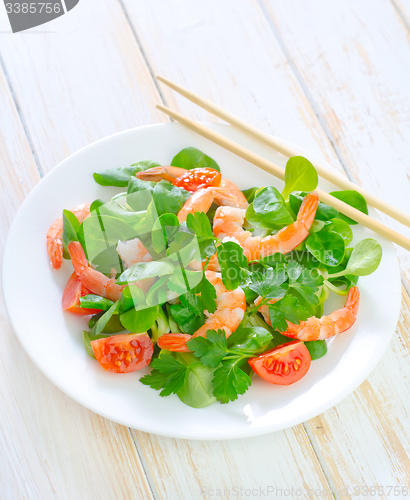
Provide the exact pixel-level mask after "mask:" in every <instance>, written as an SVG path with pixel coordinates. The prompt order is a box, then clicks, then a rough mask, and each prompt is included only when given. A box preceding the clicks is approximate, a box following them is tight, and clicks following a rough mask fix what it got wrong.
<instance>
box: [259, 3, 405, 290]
mask: <svg viewBox="0 0 410 500" xmlns="http://www.w3.org/2000/svg"><path fill="white" fill-rule="evenodd" d="M265 5H266V6H267V10H268V12H269V15H270V16H271V20H272V26H273V27H274V30H276V31H277V33H278V34H279V36H280V38H281V39H282V41H283V44H284V45H285V46H286V48H287V50H288V55H289V58H290V59H291V60H292V62H293V64H294V65H295V68H296V69H297V72H298V74H299V77H300V79H301V80H302V81H303V82H304V84H305V85H306V86H307V87H308V88H309V89H310V91H311V96H312V101H313V103H314V106H315V109H316V110H317V113H318V115H319V116H320V117H321V119H322V120H323V121H324V122H325V123H326V125H327V127H328V128H329V131H330V133H331V136H332V138H333V141H334V142H335V144H336V145H337V147H338V150H339V156H340V158H341V159H342V161H343V163H344V164H345V165H346V168H347V170H348V171H349V172H350V174H351V176H352V177H353V178H354V179H355V180H356V181H357V182H358V183H359V184H360V185H361V186H363V187H364V188H366V189H368V190H369V191H372V192H373V193H375V194H376V195H378V196H379V197H381V198H383V199H385V200H386V201H387V202H390V203H392V204H394V205H395V206H397V207H398V208H400V209H402V210H404V211H405V212H407V213H409V203H408V200H409V197H410V182H409V180H410V165H409V161H408V159H409V156H410V142H409V140H408V138H409V136H410V32H409V31H408V30H407V28H406V27H405V26H404V24H403V22H402V21H401V19H400V18H399V16H398V15H397V11H396V10H395V9H394V7H393V6H392V4H391V3H390V2H389V1H388V0H376V1H370V0H363V1H361V2H356V1H354V0H348V1H346V2H343V4H342V3H339V4H330V3H326V2H323V1H322V0H314V1H313V2H309V4H305V3H302V2H300V3H297V4H296V3H295V2H281V1H277V0H266V2H265ZM381 217H382V221H383V222H385V223H387V224H389V226H390V227H391V228H393V229H395V230H397V231H399V232H401V233H402V234H404V235H405V236H407V237H409V236H410V229H409V228H406V227H405V226H402V225H401V224H399V223H397V222H395V221H393V220H392V219H389V218H388V217H386V216H384V215H382V216H381ZM397 252H398V255H399V258H400V263H401V267H402V270H403V273H404V279H405V285H406V287H407V290H410V254H409V252H406V251H404V250H401V249H399V248H397Z"/></svg>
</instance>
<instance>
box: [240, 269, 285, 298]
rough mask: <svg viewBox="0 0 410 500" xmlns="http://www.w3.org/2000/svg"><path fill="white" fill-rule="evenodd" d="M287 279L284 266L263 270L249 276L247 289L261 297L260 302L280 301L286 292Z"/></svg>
mask: <svg viewBox="0 0 410 500" xmlns="http://www.w3.org/2000/svg"><path fill="white" fill-rule="evenodd" d="M287 279H288V276H287V274H286V271H285V268H284V266H277V267H276V268H271V267H270V268H268V269H263V270H262V271H256V272H254V273H252V275H251V282H250V283H249V285H248V286H249V288H250V289H251V290H253V291H254V292H255V293H257V294H258V295H260V296H261V297H262V300H264V301H265V300H270V299H280V298H282V297H283V296H284V295H285V294H286V291H287V285H285V284H284V283H285V281H286V280H287Z"/></svg>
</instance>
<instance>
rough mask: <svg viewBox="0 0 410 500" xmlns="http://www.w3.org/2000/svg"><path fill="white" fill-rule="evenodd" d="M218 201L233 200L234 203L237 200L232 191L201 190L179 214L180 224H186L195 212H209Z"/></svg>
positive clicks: (195, 193)
mask: <svg viewBox="0 0 410 500" xmlns="http://www.w3.org/2000/svg"><path fill="white" fill-rule="evenodd" d="M216 199H218V200H219V201H220V202H221V201H222V200H227V201H229V200H231V201H232V202H234V200H235V198H234V195H233V194H232V193H231V191H229V190H226V189H224V188H218V187H209V188H203V189H199V190H198V191H195V192H194V193H193V194H192V196H190V197H189V198H188V199H187V201H186V202H185V203H184V206H183V207H182V208H181V210H180V211H179V212H178V215H177V217H178V220H179V222H185V221H186V219H187V217H188V214H194V213H195V212H205V213H206V212H208V210H209V209H210V208H211V205H212V203H213V202H214V201H215V200H216Z"/></svg>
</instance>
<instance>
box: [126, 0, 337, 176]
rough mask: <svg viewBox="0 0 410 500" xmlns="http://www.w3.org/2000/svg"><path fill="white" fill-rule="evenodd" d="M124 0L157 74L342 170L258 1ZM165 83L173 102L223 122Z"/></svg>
mask: <svg viewBox="0 0 410 500" xmlns="http://www.w3.org/2000/svg"><path fill="white" fill-rule="evenodd" d="M123 3H124V5H125V7H126V9H127V12H128V15H129V18H130V20H131V21H132V23H133V26H134V27H135V30H136V32H137V33H138V36H139V39H140V43H141V46H142V48H143V50H144V53H145V55H146V57H147V59H148V62H149V65H150V68H151V69H152V72H153V73H154V74H163V75H164V76H167V77H168V78H170V79H171V80H175V81H177V82H178V83H180V84H181V85H184V86H186V87H188V88H190V89H192V90H194V91H195V92H197V93H199V94H201V95H202V96H204V97H205V98H208V99H211V100H213V101H215V102H217V103H218V104H219V105H221V106H222V107H224V108H226V109H227V110H230V111H232V112H234V113H235V114H237V115H238V116H240V117H242V118H244V119H245V120H247V121H249V122H251V123H252V124H254V125H256V126H258V127H259V128H261V129H263V130H264V131H266V132H268V133H272V134H276V135H278V136H279V137H282V138H284V139H287V140H289V141H293V142H297V143H298V144H299V145H300V147H302V148H308V149H310V150H311V152H312V153H313V154H315V155H316V156H317V157H319V158H322V159H324V160H326V161H328V162H330V163H331V164H332V165H334V166H335V167H336V168H338V169H339V170H342V167H341V165H340V163H339V162H338V160H337V157H336V155H335V154H334V151H333V149H332V147H331V144H330V143H329V140H328V138H327V136H326V134H325V133H324V131H323V128H322V126H321V125H320V123H319V121H318V119H317V117H316V114H315V111H314V110H313V108H312V106H311V105H310V104H309V101H308V99H307V97H306V95H305V93H304V91H303V89H302V88H301V86H300V85H299V83H298V82H297V79H296V78H295V76H294V74H293V72H292V69H291V67H290V66H289V64H288V62H287V59H286V56H285V55H284V53H283V51H282V49H281V47H280V45H279V44H278V43H277V40H276V39H275V37H274V35H273V34H272V32H271V30H270V28H269V26H268V24H267V22H266V20H265V18H264V15H263V13H262V12H261V10H260V9H259V7H258V4H257V2H256V0H238V1H235V2H232V1H228V2H219V1H217V0H209V1H207V2H201V1H199V0H194V1H191V0H181V1H179V2H178V5H176V4H175V3H174V2H159V1H158V0H157V1H154V2H144V1H143V0H124V2H123ZM160 88H161V94H162V95H163V97H164V100H165V102H166V103H167V104H168V105H169V106H170V107H175V108H177V109H178V110H180V111H181V112H182V113H184V114H186V115H187V116H188V117H190V118H193V119H199V120H207V121H216V120H217V119H216V118H215V117H214V115H212V114H210V113H207V112H206V111H204V110H203V109H201V108H199V107H197V106H195V105H194V104H192V103H190V102H189V101H187V100H186V99H184V98H183V97H181V96H179V95H177V94H176V93H174V92H173V91H172V90H170V89H169V88H168V87H166V86H164V85H161V86H160ZM285 118H286V119H285Z"/></svg>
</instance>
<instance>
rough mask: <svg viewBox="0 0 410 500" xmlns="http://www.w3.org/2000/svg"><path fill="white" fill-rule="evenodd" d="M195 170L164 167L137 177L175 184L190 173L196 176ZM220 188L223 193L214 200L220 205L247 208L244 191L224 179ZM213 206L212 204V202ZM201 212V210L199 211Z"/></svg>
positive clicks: (151, 169)
mask: <svg viewBox="0 0 410 500" xmlns="http://www.w3.org/2000/svg"><path fill="white" fill-rule="evenodd" d="M195 170H200V169H195V168H194V169H192V170H186V169H184V168H179V167H171V166H162V167H154V168H150V169H148V170H144V171H143V172H137V173H136V174H135V175H136V176H137V177H138V178H139V179H141V180H143V181H153V182H159V181H161V180H163V179H165V180H167V181H169V182H172V183H174V182H175V181H177V180H178V178H180V177H182V176H184V175H187V174H189V173H192V174H195ZM219 187H220V188H221V190H222V191H221V193H218V192H215V194H214V199H213V200H212V201H215V203H217V204H218V205H224V206H229V207H238V208H247V207H248V205H249V204H248V202H247V200H246V198H245V195H244V194H243V193H242V191H241V190H240V189H239V188H238V186H236V184H234V183H233V182H231V181H228V180H227V179H225V178H224V177H222V178H221V181H220V184H219ZM211 204H212V202H211ZM197 211H199V210H197Z"/></svg>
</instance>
